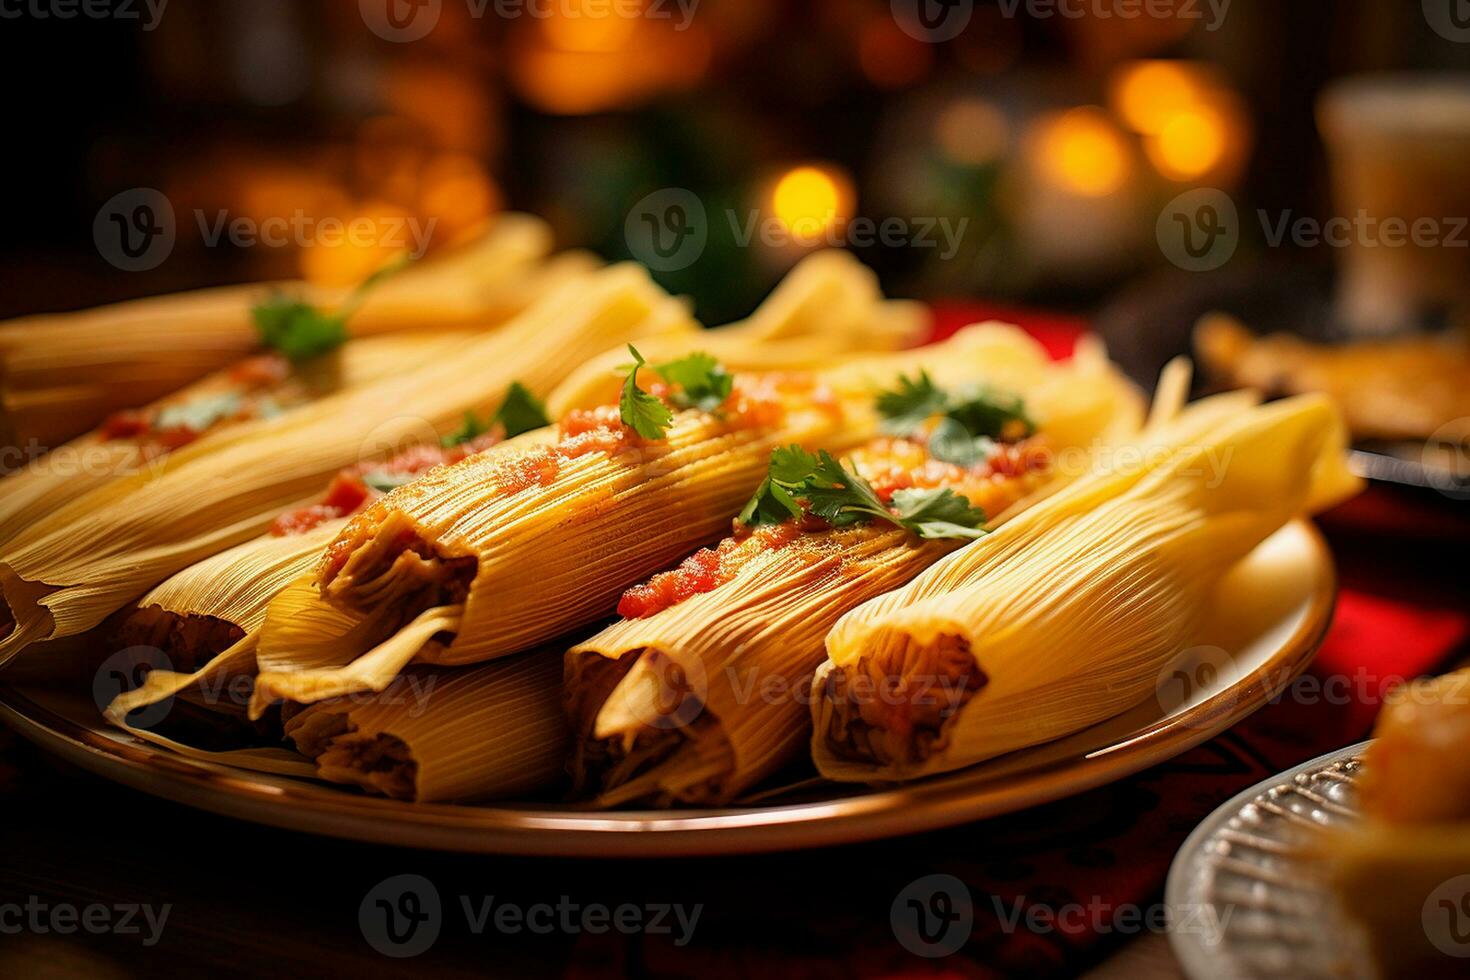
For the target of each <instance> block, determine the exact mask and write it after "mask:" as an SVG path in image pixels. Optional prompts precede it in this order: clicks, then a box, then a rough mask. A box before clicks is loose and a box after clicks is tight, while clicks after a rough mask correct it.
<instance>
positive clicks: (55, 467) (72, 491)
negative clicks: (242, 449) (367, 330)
mask: <svg viewBox="0 0 1470 980" xmlns="http://www.w3.org/2000/svg"><path fill="white" fill-rule="evenodd" d="M474 337H475V334H473V333H471V332H468V331H444V332H432V333H431V332H426V331H421V332H414V333H405V334H391V335H386V336H382V337H367V338H363V339H361V340H352V341H348V342H347V343H346V344H344V345H343V346H342V347H341V348H340V349H338V350H336V351H333V352H332V353H331V354H328V355H325V356H323V357H319V358H313V359H312V360H310V361H307V362H304V363H302V364H299V365H294V366H293V368H292V373H291V377H290V378H288V379H287V380H286V381H285V382H283V383H282V384H280V385H276V386H273V387H272V388H269V389H267V390H265V391H263V392H261V394H263V395H264V396H265V397H270V396H271V395H272V394H274V393H276V392H282V391H288V392H290V393H291V395H292V397H293V398H294V399H295V401H293V402H291V403H287V404H283V405H282V406H281V407H282V409H283V410H284V411H293V410H295V409H296V408H299V407H302V406H303V405H306V404H310V403H311V402H314V401H316V400H319V399H321V398H326V397H330V396H331V395H334V394H337V393H339V392H342V391H347V390H350V389H352V388H356V387H358V386H361V385H364V384H370V383H372V382H374V381H378V380H381V379H383V378H386V377H389V376H391V375H393V374H398V373H401V372H403V371H405V370H408V369H412V368H414V367H417V366H418V365H420V364H424V363H426V362H428V361H430V360H432V359H434V358H436V357H445V356H449V355H450V354H451V353H452V352H453V351H454V350H456V349H457V348H459V347H462V346H465V345H466V344H468V343H469V342H470V341H471V340H472V339H474ZM234 390H236V388H235V386H234V385H233V384H232V383H231V381H230V379H229V371H228V370H226V371H222V372H219V373H218V374H216V375H212V376H210V377H208V378H206V379H204V380H202V381H199V382H196V383H195V384H192V385H190V386H189V387H187V388H185V389H183V390H182V391H180V392H177V393H175V394H173V395H169V396H167V397H165V398H162V399H159V400H158V402H156V403H155V404H154V405H152V406H149V407H150V408H151V409H157V410H163V409H166V408H168V407H170V406H175V405H184V404H187V403H189V402H191V401H193V400H194V399H196V398H201V397H208V396H211V395H217V394H221V393H224V392H231V391H234ZM240 434H242V433H241V423H240V422H234V421H228V420H227V421H225V422H222V423H220V424H218V425H215V426H213V427H211V428H210V430H209V431H208V432H206V433H205V434H204V435H203V436H201V437H200V439H198V440H197V441H196V443H194V444H193V445H197V447H198V448H196V449H195V450H194V451H195V453H196V454H202V453H207V452H210V451H213V450H216V449H221V448H224V447H227V446H230V445H232V444H233V442H234V436H236V435H240ZM165 455H167V454H159V455H155V456H153V457H151V458H150V457H149V456H147V455H146V454H145V452H144V450H143V447H142V446H140V445H139V444H138V443H137V442H136V441H135V440H128V439H107V438H105V437H104V436H103V435H102V434H101V433H100V432H92V433H89V434H87V435H84V436H81V437H79V438H77V439H74V440H72V441H71V442H69V443H67V444H66V445H65V446H62V447H59V448H58V449H56V450H53V451H52V452H50V453H47V454H46V455H44V456H41V457H40V458H38V459H35V460H33V461H31V462H30V463H28V464H27V465H26V467H25V468H24V469H21V470H19V471H18V472H14V473H11V474H10V475H9V476H7V477H6V478H4V479H3V480H0V545H5V544H8V543H9V542H11V541H13V540H15V539H17V538H20V537H22V536H23V535H24V534H25V532H27V531H28V530H29V529H30V528H31V527H32V526H33V525H35V524H37V523H38V522H40V521H41V519H42V518H43V517H45V516H46V515H48V514H50V513H53V512H55V511H56V510H58V509H60V508H61V507H62V506H63V505H65V504H67V503H69V502H71V501H73V500H76V499H77V498H78V497H81V496H82V495H84V494H86V493H88V492H90V491H92V490H95V489H97V488H98V487H100V486H103V485H105V484H107V483H109V482H111V481H112V480H115V479H118V478H120V477H124V476H129V475H131V474H134V473H137V472H139V471H140V470H147V469H154V470H155V471H156V470H157V468H158V467H161V466H162V463H163V457H164V456H165Z"/></svg>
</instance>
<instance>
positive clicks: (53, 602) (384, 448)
mask: <svg viewBox="0 0 1470 980" xmlns="http://www.w3.org/2000/svg"><path fill="white" fill-rule="evenodd" d="M695 329H697V327H696V326H695V324H694V323H693V321H692V320H690V318H689V316H688V313H687V311H686V309H685V308H684V306H683V304H681V303H679V302H678V301H677V300H674V299H672V298H670V297H668V296H667V295H666V294H664V293H663V292H661V291H660V290H659V289H658V288H657V287H655V286H654V285H653V283H652V281H651V280H650V279H649V278H648V275H647V273H646V272H644V271H643V270H642V269H640V268H638V267H636V266H633V265H622V266H617V267H613V268H610V269H608V270H605V271H602V272H598V273H595V274H593V275H591V276H589V277H588V278H587V279H586V280H583V281H580V282H576V283H571V284H568V285H567V286H565V287H563V288H562V289H560V290H558V291H556V292H555V293H554V294H552V295H550V296H548V297H546V298H545V299H543V300H541V301H540V302H538V303H537V304H536V305H535V306H534V307H532V308H531V309H530V310H528V311H526V312H525V313H524V314H522V315H521V316H519V317H517V318H516V319H515V320H514V321H512V322H511V323H508V324H506V326H505V327H504V328H503V329H500V330H497V331H495V332H493V333H491V334H489V335H486V336H485V337H483V338H481V339H478V340H476V341H474V342H472V343H471V344H469V345H468V346H466V347H464V348H462V349H460V350H459V351H458V352H457V353H456V356H454V357H453V358H451V359H447V360H443V361H438V362H435V363H433V364H429V365H425V366H422V367H420V368H417V369H415V370H412V371H409V372H407V373H405V374H404V375H403V376H401V377H394V378H389V379H385V380H383V381H380V382H378V383H376V384H372V385H367V386H364V387H361V388H358V389H354V390H351V391H348V392H344V393H342V394H339V395H336V396H333V397H331V398H328V399H324V400H322V401H320V402H318V403H316V404H314V405H312V406H309V407H307V408H303V409H301V410H299V411H297V412H293V413H291V414H290V415H288V416H285V417H282V418H279V419H274V420H271V421H269V422H261V423H250V424H249V425H247V426H244V427H242V430H243V429H248V430H249V431H248V432H247V431H241V432H240V433H239V434H237V435H236V436H234V442H233V443H232V445H230V446H229V447H227V448H224V449H220V450H218V451H213V452H208V453H205V452H202V451H200V450H199V447H198V446H186V447H185V448H183V449H181V450H179V451H178V452H176V453H173V454H170V455H169V456H168V457H167V459H166V460H165V463H164V466H163V467H162V472H160V473H158V474H142V475H135V476H133V477H127V478H124V479H121V480H117V481H113V482H112V483H109V484H107V485H106V486H104V487H101V488H99V489H98V490H95V491H93V492H91V493H89V494H87V495H84V496H82V497H80V498H78V499H77V500H75V501H73V502H72V504H70V505H68V506H67V507H64V508H62V510H61V511H59V512H58V513H57V514H54V515H52V516H51V517H49V518H47V519H46V521H44V522H43V525H44V526H43V527H38V528H36V529H33V530H32V531H31V532H29V533H28V534H27V536H26V541H25V546H24V547H12V548H10V549H8V550H7V553H6V556H5V560H4V561H3V562H0V589H3V592H4V598H5V601H6V603H7V605H8V607H9V610H10V613H11V616H12V617H13V620H14V623H15V625H14V627H13V628H12V629H11V631H10V633H9V635H8V636H6V637H5V639H4V640H3V641H0V661H3V660H5V659H8V658H9V657H10V656H13V654H14V652H15V651H16V650H18V649H20V648H21V647H22V646H24V645H25V644H26V643H28V642H31V641H33V640H39V639H44V638H48V637H55V636H66V635H72V634H75V633H78V632H81V631H82V630H85V629H89V628H91V627H93V626H95V625H97V624H98V623H100V622H101V620H102V619H103V618H104V617H106V616H107V615H108V614H110V613H111V612H113V611H115V610H116V609H118V608H120V607H121V606H122V605H124V604H125V603H127V602H129V601H131V600H133V599H135V598H136V597H137V596H139V595H141V594H142V593H143V592H144V591H146V590H147V589H148V588H149V587H151V586H153V585H154V584H156V583H158V582H160V581H162V580H163V579H164V578H166V577H167V576H169V575H171V574H173V573H174V572H177V571H179V570H180V569H182V568H185V567H187V566H188V565H190V564H192V563H193V562H195V561H198V560H200V559H202V558H205V557H208V556H209V555H212V554H215V553H217V552H219V551H222V550H224V549H225V548H228V547H230V546H232V545H234V544H237V543H239V542H242V541H244V540H247V539H249V538H250V537H253V536H254V535H256V534H258V533H260V532H261V531H263V530H264V529H265V528H266V527H267V526H268V525H269V524H270V522H271V521H272V520H274V518H275V517H276V516H277V515H278V514H279V513H280V512H281V511H282V510H283V509H285V508H286V507H289V506H291V505H293V504H296V503H298V502H301V501H303V500H305V499H307V498H309V496H310V495H313V494H316V493H319V492H320V490H321V488H322V487H323V486H324V485H325V483H326V481H327V479H328V478H329V477H330V476H332V475H333V474H335V473H336V472H337V471H338V470H340V469H342V468H344V467H346V466H349V465H352V464H355V463H357V462H360V461H362V460H364V459H374V458H382V457H386V456H388V455H391V454H392V453H393V452H395V451H401V450H402V449H403V448H404V447H405V446H407V445H412V444H415V443H417V442H424V441H433V440H437V439H438V438H439V437H440V435H441V434H442V433H447V432H449V431H451V430H452V429H453V428H454V427H455V426H457V425H458V424H459V422H460V420H461V418H462V416H463V413H464V412H465V411H467V410H474V411H478V412H482V413H483V412H487V411H489V410H490V409H491V408H492V407H493V406H494V405H495V404H497V403H498V400H499V399H500V398H501V397H503V395H504V392H505V390H506V387H507V386H508V385H509V384H510V382H511V381H516V380H518V381H520V382H522V383H523V384H525V385H526V386H527V387H528V388H530V389H531V390H532V391H533V392H545V391H547V390H548V389H549V388H550V387H551V385H552V384H553V383H554V382H555V381H557V380H559V379H560V378H562V377H564V376H565V374H566V373H567V371H568V370H570V369H571V367H573V366H575V365H576V364H578V363H580V362H581V361H582V360H583V359H585V358H586V357H587V356H588V355H589V354H591V353H593V352H596V351H601V350H605V349H606V348H607V347H608V345H609V344H610V343H611V342H614V341H615V340H619V339H622V340H636V339H639V338H641V337H643V336H658V335H661V334H665V333H668V332H671V331H677V330H684V331H692V330H695Z"/></svg>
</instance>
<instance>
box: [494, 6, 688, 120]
mask: <svg viewBox="0 0 1470 980" xmlns="http://www.w3.org/2000/svg"><path fill="white" fill-rule="evenodd" d="M563 21H565V24H564V25H563V26H558V27H552V26H551V25H552V24H553V23H557V24H562V22H563ZM712 56H713V46H712V44H711V41H710V37H709V33H708V32H707V31H706V30H704V29H703V28H702V27H701V25H699V24H697V23H696V24H690V25H689V26H688V27H687V28H685V29H682V30H679V29H676V27H675V26H674V25H673V24H672V23H671V22H670V21H665V20H650V19H649V18H646V17H640V18H629V17H617V16H611V15H610V16H608V17H592V16H589V17H586V18H575V19H574V18H569V17H566V16H565V15H562V16H561V17H558V18H552V19H549V20H547V21H546V22H545V25H544V26H538V25H535V24H532V25H527V28H526V29H523V30H517V32H516V33H515V35H514V37H513V41H512V44H511V45H510V59H509V67H510V77H511V81H512V83H513V84H514V86H515V88H516V90H517V92H518V93H519V94H520V95H521V97H522V98H523V99H525V100H526V101H527V102H528V103H530V104H531V105H532V106H534V107H536V108H537V109H540V110H542V111H543V112H551V113H556V114H557V115H567V116H571V115H585V114H588V113H593V112H606V111H608V110H612V109H624V108H629V107H631V106H635V105H637V104H639V103H641V102H644V101H646V100H647V99H649V98H650V97H652V96H654V95H657V94H659V93H661V92H667V91H677V90H681V89H688V88H691V87H693V86H694V85H695V84H697V83H698V82H699V80H700V79H702V78H703V77H704V75H705V73H706V72H707V71H708V70H709V64H710V59H711V57H712Z"/></svg>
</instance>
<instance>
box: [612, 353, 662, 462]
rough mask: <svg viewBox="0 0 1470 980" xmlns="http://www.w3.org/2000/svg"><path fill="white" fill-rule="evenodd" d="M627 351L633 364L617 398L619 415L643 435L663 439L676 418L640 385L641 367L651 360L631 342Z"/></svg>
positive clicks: (646, 437) (648, 437)
mask: <svg viewBox="0 0 1470 980" xmlns="http://www.w3.org/2000/svg"><path fill="white" fill-rule="evenodd" d="M628 353H630V354H632V355H633V361H634V363H633V365H632V368H631V370H629V371H628V377H627V379H626V380H624V381H623V393H622V395H621V396H620V397H619V398H618V414H619V415H620V416H622V419H623V424H624V425H626V426H628V427H629V428H631V429H632V430H633V431H634V432H636V433H638V434H639V435H640V436H642V437H643V438H645V439H662V438H663V437H664V433H665V432H667V431H668V428H669V425H670V424H671V423H672V422H673V421H674V413H673V412H672V411H670V410H669V406H667V405H665V404H664V403H663V402H661V401H659V400H658V399H657V398H655V397H654V396H653V395H650V394H649V393H648V392H646V391H644V390H643V389H642V388H640V387H638V369H639V368H641V367H646V366H647V365H648V362H647V361H645V360H644V359H643V355H642V354H640V353H638V348H636V347H634V346H633V345H632V344H629V345H628Z"/></svg>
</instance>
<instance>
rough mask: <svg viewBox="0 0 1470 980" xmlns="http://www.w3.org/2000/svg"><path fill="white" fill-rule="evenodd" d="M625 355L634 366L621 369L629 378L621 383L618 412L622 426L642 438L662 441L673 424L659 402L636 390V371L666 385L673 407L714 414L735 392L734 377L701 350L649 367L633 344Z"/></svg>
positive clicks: (638, 389) (660, 401)
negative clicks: (648, 373) (641, 370)
mask: <svg viewBox="0 0 1470 980" xmlns="http://www.w3.org/2000/svg"><path fill="white" fill-rule="evenodd" d="M628 352H629V353H630V354H632V355H633V363H632V364H627V365H624V366H623V367H622V368H621V370H623V371H627V372H628V376H627V377H626V378H625V379H624V380H623V393H622V396H621V397H620V398H619V399H618V411H619V414H620V415H621V416H622V419H623V424H624V425H627V426H630V427H631V428H632V429H633V430H634V431H635V432H637V433H638V434H639V435H640V436H642V437H643V438H645V439H662V438H663V437H664V434H665V433H666V432H667V431H668V427H669V425H670V423H672V422H673V419H674V413H673V411H672V410H671V409H670V408H669V406H668V405H665V404H664V402H663V400H662V399H659V398H656V397H655V396H653V395H650V394H649V393H648V392H646V391H644V390H643V389H642V388H640V387H638V369H639V368H644V367H646V368H648V369H649V370H651V371H652V372H653V373H654V374H657V375H658V376H659V377H661V378H663V379H664V381H666V382H668V384H669V385H670V391H669V395H668V400H669V401H670V402H671V403H673V405H674V407H675V408H695V409H699V410H700V411H703V412H715V411H718V410H719V407H720V406H721V405H723V404H724V403H725V399H726V398H729V397H730V392H731V391H732V390H734V387H735V377H734V375H732V374H730V372H729V371H727V370H725V366H724V365H723V364H721V363H720V362H719V361H717V360H716V359H715V358H714V357H713V356H711V355H709V354H706V353H703V352H702V351H700V352H695V353H693V354H690V355H688V356H686V357H681V358H679V359H677V360H673V361H666V362H664V363H663V364H649V363H648V362H647V361H645V360H644V359H643V355H642V354H640V353H638V348H636V347H634V346H633V345H632V344H629V345H628Z"/></svg>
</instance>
